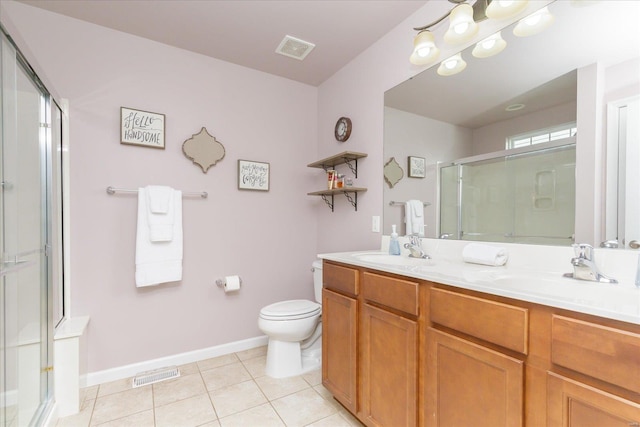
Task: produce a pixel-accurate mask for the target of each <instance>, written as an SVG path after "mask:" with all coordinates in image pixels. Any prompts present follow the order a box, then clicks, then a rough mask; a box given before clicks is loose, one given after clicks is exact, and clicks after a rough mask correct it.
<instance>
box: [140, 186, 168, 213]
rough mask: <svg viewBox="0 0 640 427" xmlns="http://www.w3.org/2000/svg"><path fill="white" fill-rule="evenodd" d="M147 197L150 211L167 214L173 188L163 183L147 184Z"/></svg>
mask: <svg viewBox="0 0 640 427" xmlns="http://www.w3.org/2000/svg"><path fill="white" fill-rule="evenodd" d="M145 190H146V191H147V199H148V203H149V205H148V206H149V211H150V212H151V213H154V214H166V213H167V212H168V211H169V203H170V202H171V200H172V199H171V196H173V188H171V187H166V186H163V185H147V186H146V187H145Z"/></svg>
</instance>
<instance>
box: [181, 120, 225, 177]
mask: <svg viewBox="0 0 640 427" xmlns="http://www.w3.org/2000/svg"><path fill="white" fill-rule="evenodd" d="M182 152H183V153H184V155H185V156H187V158H188V159H189V160H191V161H192V162H193V163H195V164H196V165H198V166H200V167H201V168H202V173H207V171H208V170H209V168H210V167H211V166H214V165H215V164H216V163H218V162H219V161H220V160H222V159H223V158H224V154H225V150H224V145H222V144H221V143H220V142H218V141H217V140H216V138H215V137H214V136H211V135H209V132H207V129H206V128H204V127H203V128H202V129H201V130H200V132H198V133H196V134H194V135H193V136H192V137H191V138H189V139H187V140H186V141H185V142H184V143H183V144H182Z"/></svg>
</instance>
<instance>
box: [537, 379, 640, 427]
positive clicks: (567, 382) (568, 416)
mask: <svg viewBox="0 0 640 427" xmlns="http://www.w3.org/2000/svg"><path fill="white" fill-rule="evenodd" d="M547 399H548V400H547V417H548V422H547V425H548V426H549V427H603V426H606V427H630V426H633V427H640V404H638V403H634V402H631V401H629V400H625V399H623V398H621V397H618V396H615V395H613V394H609V393H606V392H604V391H602V390H599V389H597V388H594V387H590V386H588V385H586V384H582V383H579V382H577V381H573V380H571V379H568V378H564V377H561V376H559V375H556V374H554V373H551V372H550V373H548V378H547Z"/></svg>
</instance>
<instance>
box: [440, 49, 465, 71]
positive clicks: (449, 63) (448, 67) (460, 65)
mask: <svg viewBox="0 0 640 427" xmlns="http://www.w3.org/2000/svg"><path fill="white" fill-rule="evenodd" d="M465 68H467V63H466V62H465V60H464V59H462V53H457V54H455V55H453V56H452V57H450V58H447V59H445V60H444V61H442V63H440V66H439V67H438V74H439V75H441V76H453V75H454V74H458V73H459V72H461V71H462V70H464V69H465Z"/></svg>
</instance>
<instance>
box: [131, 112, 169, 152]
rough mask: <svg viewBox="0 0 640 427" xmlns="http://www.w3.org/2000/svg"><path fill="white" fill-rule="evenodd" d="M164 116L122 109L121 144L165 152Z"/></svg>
mask: <svg viewBox="0 0 640 427" xmlns="http://www.w3.org/2000/svg"><path fill="white" fill-rule="evenodd" d="M164 128H165V125H164V114H158V113H151V112H149V111H141V110H134V109H132V108H126V107H120V143H121V144H128V145H140V146H143V147H151V148H160V149H163V150H164V130H165V129H164Z"/></svg>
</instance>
